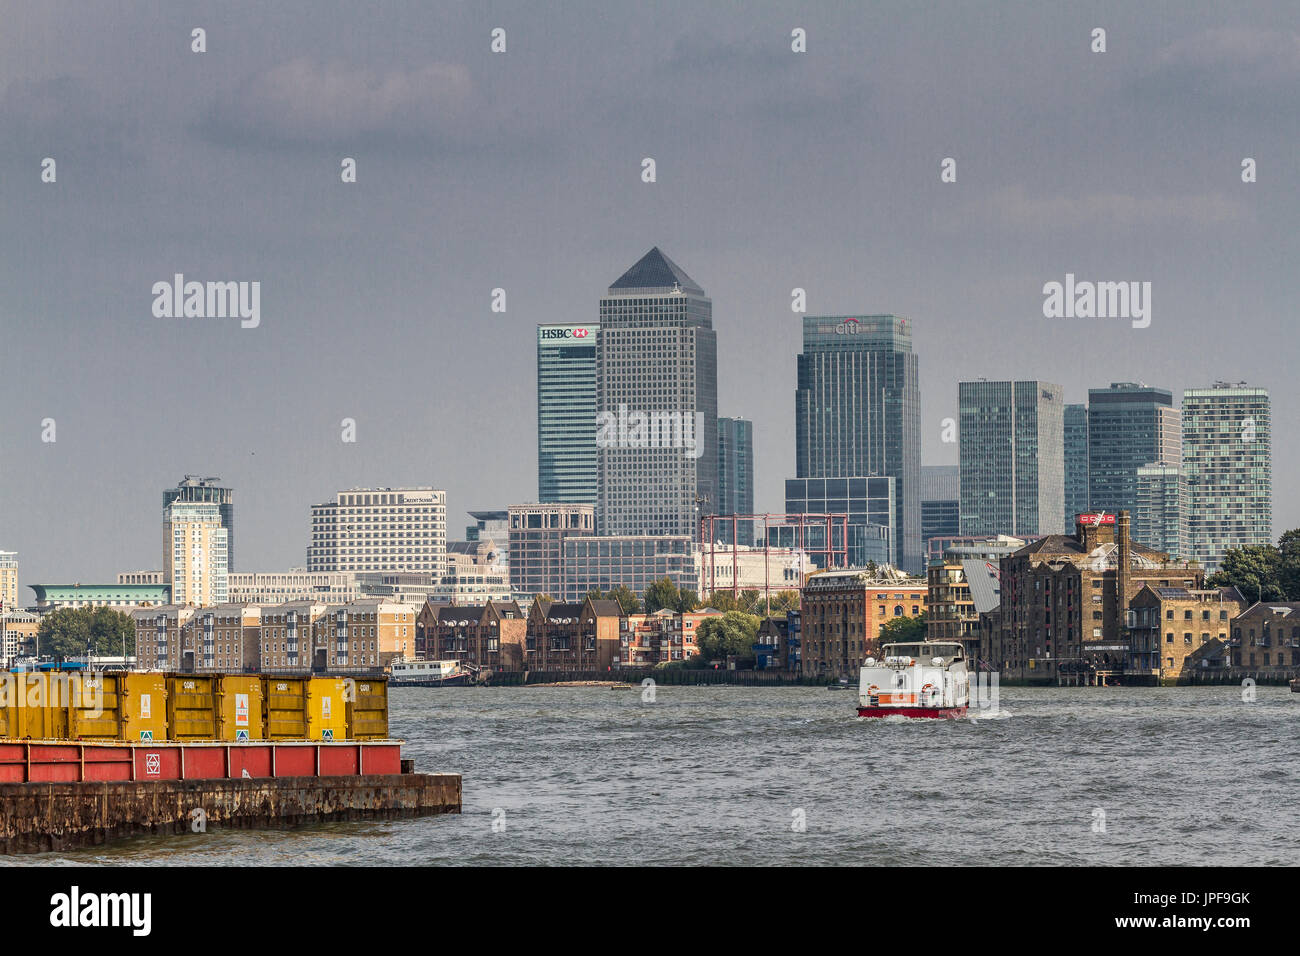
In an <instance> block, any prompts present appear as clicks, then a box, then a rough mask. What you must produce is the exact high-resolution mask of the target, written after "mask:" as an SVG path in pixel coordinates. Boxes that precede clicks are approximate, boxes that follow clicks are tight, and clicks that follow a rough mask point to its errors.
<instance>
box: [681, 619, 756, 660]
mask: <svg viewBox="0 0 1300 956" xmlns="http://www.w3.org/2000/svg"><path fill="white" fill-rule="evenodd" d="M761 623H762V622H761V621H760V620H759V618H758V615H757V614H746V613H745V612H744V611H727V612H726V613H725V614H722V615H719V616H718V617H708V618H705V619H704V620H703V621H701V622H700V626H699V627H697V628H696V629H695V646H696V647H698V648H699V650H700V656H701V657H703V658H704V659H705V660H726V659H728V658H734V659H735V660H736V662H737V663H741V662H749V663H752V662H753V660H754V640H755V638H756V637H757V636H758V628H759V625H760V624H761Z"/></svg>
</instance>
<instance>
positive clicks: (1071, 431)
mask: <svg viewBox="0 0 1300 956" xmlns="http://www.w3.org/2000/svg"><path fill="white" fill-rule="evenodd" d="M1089 510H1090V509H1089V507H1088V406H1087V405H1066V406H1065V533H1066V534H1070V533H1071V532H1072V531H1074V521H1075V518H1077V517H1078V516H1079V515H1081V514H1086V513H1087V512H1088V511H1089Z"/></svg>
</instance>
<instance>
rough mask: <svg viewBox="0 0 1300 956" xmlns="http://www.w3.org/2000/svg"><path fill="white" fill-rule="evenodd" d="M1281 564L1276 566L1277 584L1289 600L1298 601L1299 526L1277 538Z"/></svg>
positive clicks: (1299, 585)
mask: <svg viewBox="0 0 1300 956" xmlns="http://www.w3.org/2000/svg"><path fill="white" fill-rule="evenodd" d="M1277 547H1278V553H1279V554H1280V555H1281V558H1282V560H1281V564H1280V566H1279V568H1278V576H1277V577H1278V585H1279V586H1280V587H1281V588H1282V592H1283V593H1284V594H1285V595H1286V597H1287V600H1289V601H1300V528H1295V529H1293V530H1291V531H1288V532H1286V533H1285V534H1283V535H1282V537H1280V538H1278V539H1277Z"/></svg>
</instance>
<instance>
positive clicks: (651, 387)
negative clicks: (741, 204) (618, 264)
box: [596, 246, 718, 538]
mask: <svg viewBox="0 0 1300 956" xmlns="http://www.w3.org/2000/svg"><path fill="white" fill-rule="evenodd" d="M596 355H597V358H596V410H597V445H598V446H599V447H598V455H599V467H598V480H597V488H598V490H597V504H596V525H597V531H598V533H600V534H604V535H611V534H651V535H667V534H673V535H690V536H692V537H693V538H698V534H699V521H698V517H699V516H700V515H705V514H712V513H714V512H715V511H716V508H717V503H718V490H717V445H718V357H717V356H718V346H717V335H716V333H715V332H714V331H713V303H712V302H711V301H710V300H709V298H708V296H706V295H705V294H704V289H703V288H701V287H700V285H699V283H697V282H696V281H695V280H694V279H692V278H691V277H690V276H689V275H687V274H686V272H685V270H683V269H682V268H681V267H680V266H679V265H677V264H676V263H675V262H673V261H672V260H671V259H669V258H668V257H667V256H666V255H664V254H663V252H661V251H660V250H659V248H658V247H657V246H656V247H655V248H653V249H651V250H650V251H649V252H647V253H646V254H645V255H644V256H642V257H641V258H640V259H639V260H638V261H637V262H636V264H635V265H633V266H632V267H631V268H630V269H628V270H627V271H626V272H624V273H623V275H621V276H620V277H619V278H618V280H617V281H615V282H614V284H613V285H611V286H610V287H609V291H608V292H607V294H606V295H605V296H604V297H602V298H601V300H600V332H599V333H598V336H597V348H596Z"/></svg>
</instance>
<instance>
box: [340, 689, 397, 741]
mask: <svg viewBox="0 0 1300 956" xmlns="http://www.w3.org/2000/svg"><path fill="white" fill-rule="evenodd" d="M346 689H347V690H348V691H349V693H348V699H347V720H348V729H347V735H348V739H349V740H386V739H387V738H388V678H387V677H377V678H369V679H366V680H361V679H359V678H358V679H355V680H353V679H349V680H348V686H347V688H346Z"/></svg>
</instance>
